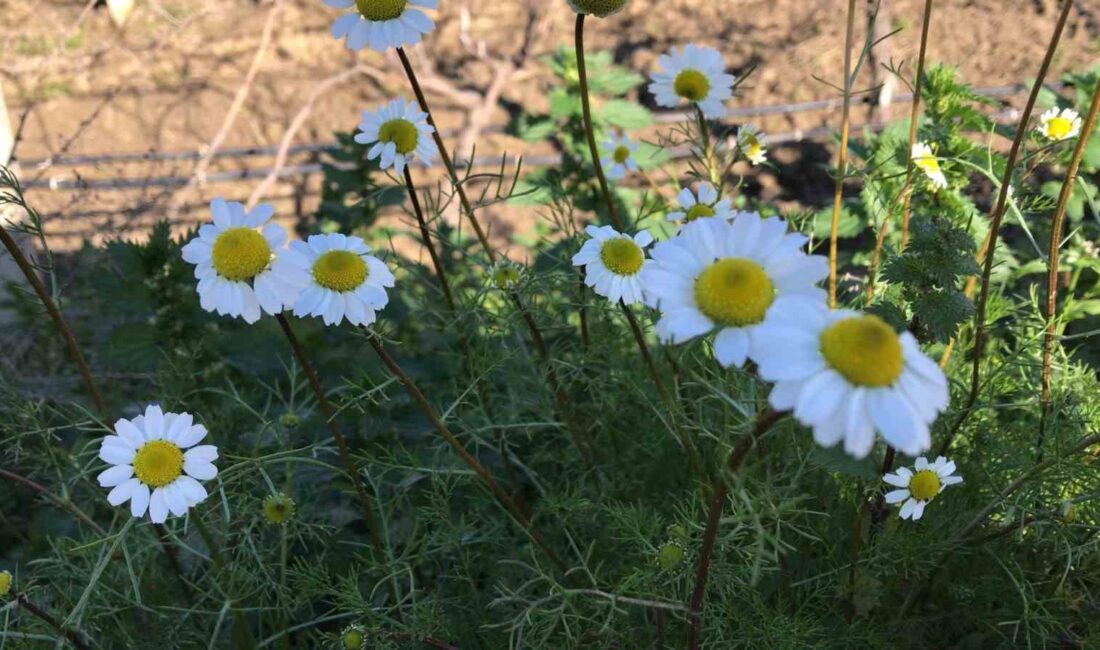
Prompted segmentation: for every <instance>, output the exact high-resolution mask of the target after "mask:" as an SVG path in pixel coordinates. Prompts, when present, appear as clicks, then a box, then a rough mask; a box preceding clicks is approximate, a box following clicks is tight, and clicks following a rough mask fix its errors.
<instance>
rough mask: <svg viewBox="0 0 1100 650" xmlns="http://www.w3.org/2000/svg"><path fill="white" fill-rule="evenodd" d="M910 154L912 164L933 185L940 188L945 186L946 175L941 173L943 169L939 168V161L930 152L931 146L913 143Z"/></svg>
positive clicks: (924, 143)
mask: <svg viewBox="0 0 1100 650" xmlns="http://www.w3.org/2000/svg"><path fill="white" fill-rule="evenodd" d="M911 155H912V157H913V164H914V165H916V166H917V168H918V169H920V170H921V171H922V172H924V175H925V176H927V177H928V181H929V182H930V183H932V186H933V187H935V188H937V189H941V190H942V189H944V188H946V187H947V177H946V176H944V175H943V170H941V169H940V161H939V160H937V159H936V156H935V154H933V153H932V147H930V146H928V143H926V142H915V143H913V151H912V152H911Z"/></svg>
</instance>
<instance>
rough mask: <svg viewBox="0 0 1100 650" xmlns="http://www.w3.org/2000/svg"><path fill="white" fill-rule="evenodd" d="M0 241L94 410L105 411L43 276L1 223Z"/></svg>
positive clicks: (89, 372)
mask: <svg viewBox="0 0 1100 650" xmlns="http://www.w3.org/2000/svg"><path fill="white" fill-rule="evenodd" d="M0 241H3V243H4V247H5V248H7V249H8V253H9V254H10V255H11V257H12V259H13V260H15V264H16V266H18V267H19V270H20V271H22V272H23V275H24V276H25V277H26V278H27V282H28V283H30V285H31V289H33V290H34V293H35V295H37V296H38V300H39V301H41V303H42V306H43V307H45V308H46V313H47V314H49V315H50V319H51V320H52V321H53V324H54V326H55V327H56V328H57V333H58V334H60V335H61V339H62V340H63V341H64V343H65V347H66V349H68V351H69V356H70V357H72V359H73V363H75V364H76V367H77V369H78V370H79V371H80V378H81V379H82V380H83V381H84V387H85V388H87V390H88V395H89V396H90V397H91V398H92V404H94V405H95V409H96V411H98V412H99V413H100V414H105V413H106V412H107V407H106V406H105V404H104V402H103V395H102V394H101V393H100V392H99V386H98V385H96V381H95V378H94V377H93V376H92V370H91V368H90V367H88V361H87V359H85V358H84V353H83V352H82V351H81V350H80V344H78V343H77V342H76V336H75V335H74V334H73V330H72V328H70V327H69V323H68V321H67V320H65V316H64V315H63V314H62V313H61V310H60V309H58V308H57V303H55V302H54V301H53V298H51V297H50V294H49V292H48V291H47V290H46V285H44V284H43V283H42V279H41V278H40V277H38V273H37V272H36V271H35V269H34V266H32V265H31V263H30V261H29V260H28V259H27V257H26V255H24V254H23V251H22V250H21V249H20V248H19V245H18V244H17V243H16V242H15V239H13V238H12V236H11V235H10V234H9V233H8V231H7V229H5V228H4V227H3V225H0Z"/></svg>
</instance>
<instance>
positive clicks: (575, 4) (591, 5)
mask: <svg viewBox="0 0 1100 650" xmlns="http://www.w3.org/2000/svg"><path fill="white" fill-rule="evenodd" d="M565 1H566V2H568V3H569V7H570V8H571V9H572V10H573V11H575V12H577V13H579V14H586V15H589V16H596V17H598V18H607V17H608V16H610V15H612V14H617V13H619V12H620V11H622V10H623V7H625V6H626V1H627V0H565Z"/></svg>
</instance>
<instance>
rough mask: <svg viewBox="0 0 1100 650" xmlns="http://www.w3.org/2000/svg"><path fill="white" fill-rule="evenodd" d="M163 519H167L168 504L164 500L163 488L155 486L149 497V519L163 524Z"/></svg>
mask: <svg viewBox="0 0 1100 650" xmlns="http://www.w3.org/2000/svg"><path fill="white" fill-rule="evenodd" d="M165 519H168V504H166V503H165V502H164V488H156V489H155V490H153V494H152V496H150V497H149V520H150V521H152V522H153V523H154V524H163V523H164V520H165Z"/></svg>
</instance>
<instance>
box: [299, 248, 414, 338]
mask: <svg viewBox="0 0 1100 650" xmlns="http://www.w3.org/2000/svg"><path fill="white" fill-rule="evenodd" d="M369 251H370V248H368V247H367V245H366V244H365V243H363V240H362V239H360V238H358V237H347V236H345V235H341V234H339V233H332V234H328V235H311V236H310V238H309V240H307V241H295V242H291V244H290V250H288V251H287V253H286V258H287V263H288V264H290V265H291V266H292V267H293V268H294V273H295V274H296V275H297V276H298V277H299V278H300V280H299V281H300V282H301V283H302V285H303V286H304V287H305V289H304V290H303V291H302V293H301V296H300V297H299V298H298V300H297V302H295V303H294V315H295V316H299V317H303V316H320V317H321V318H322V320H324V322H325V325H338V324H339V323H340V321H342V320H344V319H345V318H346V319H347V321H348V322H349V323H351V324H352V325H361V326H364V327H365V326H367V325H370V324H371V323H373V322H374V321H375V318H377V312H378V311H379V310H381V309H382V308H383V307H385V306H386V303H388V302H389V296H387V295H386V288H388V287H392V286H393V285H394V278H393V273H391V272H390V270H389V268H387V267H386V265H385V264H384V263H383V262H382V260H380V259H378V258H377V257H374V256H373V255H368V254H367V253H368V252H369Z"/></svg>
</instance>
